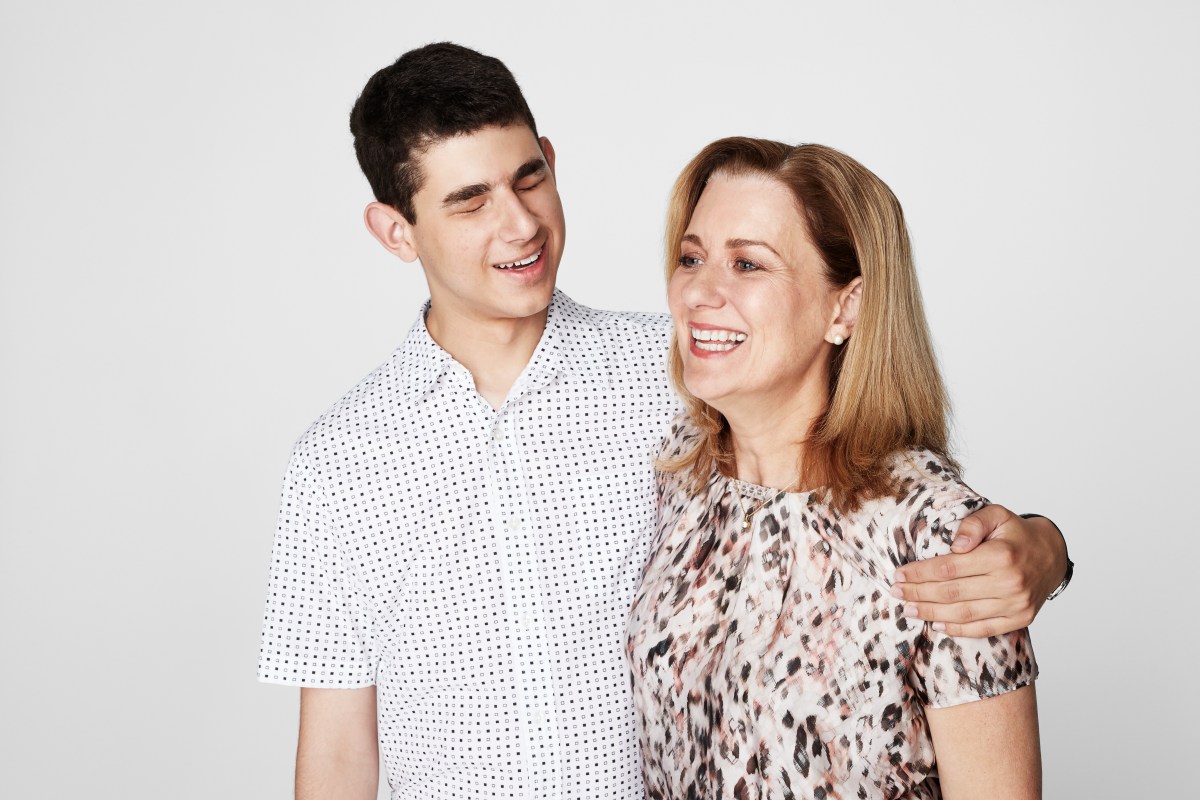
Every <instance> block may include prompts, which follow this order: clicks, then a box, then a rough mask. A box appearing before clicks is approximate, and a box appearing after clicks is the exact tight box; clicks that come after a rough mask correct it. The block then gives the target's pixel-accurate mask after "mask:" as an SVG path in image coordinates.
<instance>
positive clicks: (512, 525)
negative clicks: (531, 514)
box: [508, 517, 521, 531]
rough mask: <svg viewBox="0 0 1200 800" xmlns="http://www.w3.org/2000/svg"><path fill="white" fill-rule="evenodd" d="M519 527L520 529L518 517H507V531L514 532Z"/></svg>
mask: <svg viewBox="0 0 1200 800" xmlns="http://www.w3.org/2000/svg"><path fill="white" fill-rule="evenodd" d="M520 527H521V520H520V518H519V517H509V518H508V529H509V530H510V531H515V530H517V529H518V528H520Z"/></svg>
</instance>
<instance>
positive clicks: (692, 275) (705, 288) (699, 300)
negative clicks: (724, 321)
mask: <svg viewBox="0 0 1200 800" xmlns="http://www.w3.org/2000/svg"><path fill="white" fill-rule="evenodd" d="M675 276H676V277H682V278H683V286H682V290H681V292H680V296H681V297H682V299H683V302H684V303H686V304H687V306H688V308H718V307H720V306H721V305H723V304H724V302H725V295H724V292H723V291H722V285H721V271H720V268H719V267H717V266H714V265H711V264H703V265H701V266H699V267H694V268H692V269H691V270H688V271H687V272H686V273H685V272H684V271H683V270H682V269H679V270H676V271H675Z"/></svg>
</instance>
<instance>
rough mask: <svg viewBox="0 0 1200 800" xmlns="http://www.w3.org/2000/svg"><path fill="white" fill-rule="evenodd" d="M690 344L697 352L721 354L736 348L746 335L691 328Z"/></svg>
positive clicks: (736, 332)
mask: <svg viewBox="0 0 1200 800" xmlns="http://www.w3.org/2000/svg"><path fill="white" fill-rule="evenodd" d="M690 330H691V333H692V344H694V345H695V346H696V349H697V350H706V351H708V352H710V353H723V352H727V351H729V350H732V349H733V348H735V347H737V346H738V345H739V344H741V343H742V342H744V341H746V334H744V333H742V332H741V331H730V330H714V329H712V328H691V329H690Z"/></svg>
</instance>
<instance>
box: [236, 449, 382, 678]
mask: <svg viewBox="0 0 1200 800" xmlns="http://www.w3.org/2000/svg"><path fill="white" fill-rule="evenodd" d="M328 517H329V508H328V505H327V503H326V502H325V499H324V496H323V494H322V492H321V490H320V486H319V484H318V481H317V476H316V475H315V473H314V470H312V468H311V467H310V466H309V465H308V463H307V462H306V459H305V458H304V457H303V455H302V454H301V447H300V446H297V450H296V452H294V453H293V454H292V459H291V462H290V463H289V464H288V469H287V474H286V476H285V478H284V484H283V493H282V497H281V499H280V506H279V523H278V527H277V529H276V533H275V544H274V547H273V549H272V551H271V576H270V580H269V584H268V587H267V602H266V611H265V613H264V618H263V630H262V646H261V649H260V651H259V661H258V679H259V680H260V681H263V682H266V683H282V684H290V685H295V686H308V687H325V688H355V687H361V686H369V685H371V684H373V683H374V681H375V661H376V659H375V654H374V642H373V639H372V637H371V634H370V620H369V616H368V614H367V612H366V608H365V604H364V599H363V595H362V592H361V590H360V589H359V588H358V586H357V581H356V580H355V579H354V577H353V573H352V570H351V569H350V566H349V564H348V563H347V560H346V557H345V555H344V553H343V552H342V543H341V541H340V538H339V537H338V536H337V535H336V533H335V532H334V531H333V530H332V529H331V528H332V526H330V525H329V524H328Z"/></svg>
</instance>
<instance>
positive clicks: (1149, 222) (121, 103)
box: [0, 0, 1200, 798]
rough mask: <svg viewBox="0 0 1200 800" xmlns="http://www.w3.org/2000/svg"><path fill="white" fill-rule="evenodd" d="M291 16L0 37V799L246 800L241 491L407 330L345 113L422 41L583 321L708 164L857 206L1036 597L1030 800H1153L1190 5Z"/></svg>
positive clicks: (176, 20) (257, 588)
mask: <svg viewBox="0 0 1200 800" xmlns="http://www.w3.org/2000/svg"><path fill="white" fill-rule="evenodd" d="M329 5H330V8H329V9H325V8H323V7H322V8H320V9H318V8H317V7H316V6H317V4H303V3H282V2H280V3H245V2H239V3H233V2H223V1H221V0H213V1H212V2H207V3H203V4H200V3H195V4H192V3H149V2H146V3H135V2H130V1H129V0H118V1H117V2H110V3H104V4H96V3H84V2H57V3H56V2H44V3H39V4H36V5H35V4H22V5H21V6H20V7H17V5H16V4H15V3H5V4H4V6H3V8H2V10H0V87H2V92H3V94H2V109H3V111H2V114H3V125H2V126H0V144H2V147H0V270H2V272H0V334H2V336H0V536H2V539H0V547H2V550H0V614H2V615H3V623H4V624H3V633H2V634H0V637H2V638H0V642H2V645H0V709H3V710H2V711H0V720H2V721H0V736H2V737H3V739H4V741H3V742H2V743H0V745H2V746H0V795H3V796H5V797H14V798H16V797H20V798H41V797H55V798H57V797H67V796H73V795H81V794H84V793H87V794H89V795H90V794H91V793H92V791H93V790H96V789H101V788H103V789H105V790H115V789H119V790H120V793H121V795H122V796H124V797H130V798H150V797H162V796H171V797H177V798H200V797H256V798H272V797H274V798H282V797H286V796H288V793H289V791H290V769H291V758H292V751H293V747H294V735H295V733H294V731H295V709H296V694H295V692H294V691H292V690H288V689H282V688H278V687H267V686H259V685H257V684H256V683H255V682H254V669H255V661H256V656H257V647H258V635H259V621H260V614H261V603H262V599H263V590H264V586H265V581H266V574H267V572H266V571H267V564H268V555H269V549H270V543H271V535H272V531H273V526H274V515H275V510H276V502H277V497H278V486H279V480H280V478H281V476H282V472H283V468H284V465H285V463H286V459H287V456H288V453H289V449H290V446H291V444H292V441H293V440H294V439H295V437H296V436H297V435H298V434H299V433H300V432H301V431H302V430H303V429H304V427H305V426H306V425H307V424H308V423H309V421H311V420H312V419H313V418H314V417H315V416H316V415H317V414H318V413H320V412H321V411H322V410H323V408H324V407H325V406H326V405H327V404H328V403H330V402H332V401H333V400H334V399H336V398H337V397H338V396H339V395H340V394H341V393H342V392H343V391H344V390H345V389H347V388H348V387H349V386H350V385H352V384H353V383H354V382H355V381H356V380H357V379H358V378H359V377H361V376H362V375H363V374H365V373H366V372H367V371H368V370H369V369H370V368H371V367H373V366H374V365H375V364H376V363H377V362H379V361H380V360H382V359H383V358H384V357H385V356H386V355H387V353H388V352H389V351H390V350H391V349H392V347H394V346H395V345H396V344H397V343H398V342H399V341H400V340H401V339H402V338H403V336H404V333H405V331H406V330H407V328H408V326H409V324H410V323H411V321H412V318H413V314H414V312H415V310H416V309H417V307H418V306H419V304H420V303H421V302H422V300H423V299H424V296H425V295H424V287H423V283H422V281H421V278H420V273H419V269H418V268H416V267H415V266H410V265H405V264H402V263H400V262H399V261H397V260H395V259H394V258H392V257H390V256H388V255H387V254H386V253H385V252H384V251H383V250H382V249H381V248H379V247H378V246H377V245H376V244H375V243H374V242H373V241H372V240H370V238H369V237H368V235H367V234H366V232H365V231H364V229H363V227H362V224H361V220H360V215H361V210H362V206H363V205H364V204H365V203H366V202H367V201H368V200H369V197H368V191H367V186H366V182H365V181H364V180H363V179H362V177H361V176H360V175H359V174H358V171H357V167H356V164H355V162H354V157H353V153H352V150H351V146H350V137H349V133H348V131H347V123H346V118H347V112H348V110H349V107H350V104H351V103H352V101H353V99H354V98H355V96H356V95H357V93H358V91H359V89H360V88H361V86H362V84H363V83H364V81H365V80H366V78H367V77H368V76H369V75H370V74H371V73H372V72H373V71H374V70H375V69H377V68H378V67H380V66H382V65H384V64H385V63H388V62H390V61H391V60H392V59H394V58H395V57H396V56H397V55H399V54H400V53H401V52H402V51H404V50H406V49H408V48H410V47H413V46H416V45H419V44H423V43H425V42H428V41H435V40H440V39H453V40H456V41H459V42H462V43H464V44H469V45H472V46H475V47H478V48H480V49H482V50H485V51H486V52H488V53H491V54H494V55H497V56H499V57H501V58H502V59H504V60H505V61H506V62H507V63H508V64H509V65H510V66H511V67H512V68H513V70H514V71H515V73H516V74H517V77H518V78H519V79H520V80H521V82H522V84H523V86H524V87H525V89H526V92H527V94H528V97H529V100H530V103H531V105H532V107H533V109H534V111H535V113H536V114H537V117H538V122H539V127H540V128H541V130H542V132H543V133H545V134H547V135H549V136H550V137H551V139H552V140H553V141H554V143H555V145H556V149H557V151H558V172H559V178H560V186H561V190H562V193H563V196H564V202H565V205H566V209H567V213H568V220H569V231H570V235H569V243H568V247H567V253H566V258H565V260H564V264H563V271H562V273H561V285H562V286H563V287H564V288H565V289H566V290H567V291H568V293H570V294H572V295H573V296H574V297H576V299H579V300H583V301H586V302H588V303H590V304H592V305H597V306H601V307H624V308H638V309H664V308H665V302H664V292H663V287H662V281H661V277H660V270H661V267H660V261H661V259H660V255H659V251H660V247H661V227H662V219H663V210H664V203H665V198H666V193H667V190H668V188H669V186H670V183H671V181H672V179H673V178H674V176H675V174H676V173H677V171H678V170H679V169H680V167H682V165H683V164H684V163H685V162H686V160H687V159H688V158H689V157H690V156H691V155H692V154H693V153H694V152H695V151H696V150H697V149H699V148H700V147H701V146H702V145H703V144H705V143H707V142H708V141H709V140H711V139H713V138H716V137H718V136H722V135H728V134H734V133H743V134H751V135H765V136H771V137H774V138H780V139H784V140H788V141H812V142H822V143H826V144H830V145H833V146H836V147H839V148H841V149H843V150H845V151H847V152H849V153H851V154H852V155H854V156H856V157H857V158H859V159H860V160H861V161H863V162H864V163H865V164H867V165H868V166H869V167H871V168H872V169H874V170H875V171H876V172H877V173H878V174H879V175H881V176H882V177H883V178H884V179H885V180H886V181H888V182H889V183H890V185H891V186H892V188H893V189H894V190H895V191H896V193H897V195H898V196H899V197H900V199H901V201H902V202H903V203H904V206H905V209H906V212H907V214H908V217H909V221H910V225H911V228H912V233H913V237H914V241H915V244H916V250H917V256H918V262H919V266H920V271H921V278H922V282H923V286H924V291H925V296H926V301H927V306H928V309H929V314H930V318H931V324H932V326H933V329H934V332H935V337H936V340H937V344H938V347H939V351H940V356H941V358H942V363H943V366H944V369H945V373H946V377H947V380H948V382H949V385H950V387H951V390H952V392H953V395H954V399H955V403H956V410H957V421H958V426H957V432H958V438H959V440H960V442H961V451H960V452H961V455H962V457H963V459H964V461H965V463H966V465H967V467H968V472H967V477H968V479H969V480H970V481H971V482H972V484H973V485H975V486H976V487H977V488H978V489H979V490H981V491H983V492H984V493H986V494H987V495H988V496H990V497H991V498H993V499H994V500H997V501H1000V502H1003V503H1006V504H1008V505H1010V506H1011V507H1013V508H1015V509H1017V510H1036V511H1040V512H1043V513H1046V514H1049V515H1052V516H1053V517H1054V518H1055V519H1056V520H1057V521H1058V522H1060V523H1061V524H1062V526H1063V527H1064V528H1065V529H1066V530H1067V532H1068V534H1069V537H1070V543H1071V552H1072V555H1073V556H1074V558H1075V560H1076V562H1077V563H1078V564H1079V570H1078V577H1077V578H1076V582H1075V584H1074V585H1073V587H1072V588H1071V590H1070V591H1069V592H1068V593H1067V595H1065V596H1064V597H1063V598H1062V599H1060V600H1057V601H1055V602H1054V603H1053V604H1052V605H1051V606H1050V607H1048V608H1047V609H1045V611H1044V612H1043V615H1042V617H1041V618H1040V619H1039V620H1038V621H1037V623H1036V624H1035V626H1034V638H1035V646H1036V648H1037V652H1038V655H1039V657H1040V661H1041V666H1042V679H1041V681H1040V682H1039V688H1038V693H1039V700H1040V704H1041V719H1042V736H1043V743H1044V744H1043V747H1044V758H1045V774H1046V787H1047V792H1046V794H1047V796H1048V797H1060V798H1062V797H1066V798H1073V797H1117V796H1139V797H1167V796H1177V795H1178V794H1180V792H1181V790H1179V791H1177V790H1175V789H1172V788H1171V787H1172V786H1176V787H1178V786H1181V785H1182V783H1181V781H1182V779H1181V778H1179V777H1177V775H1179V774H1180V773H1184V772H1186V769H1185V768H1184V765H1185V764H1187V763H1189V760H1190V759H1191V758H1192V753H1193V751H1194V749H1195V746H1196V744H1197V741H1196V737H1195V735H1194V733H1191V731H1193V730H1194V723H1192V722H1191V720H1192V719H1193V718H1194V716H1195V713H1196V711H1197V707H1196V706H1197V704H1196V701H1195V699H1194V698H1195V696H1196V693H1195V689H1194V687H1193V686H1192V685H1191V681H1192V671H1193V670H1192V663H1193V659H1192V656H1194V655H1195V653H1196V647H1195V643H1194V641H1193V636H1192V635H1189V634H1187V633H1186V631H1187V630H1191V631H1194V630H1195V626H1196V622H1195V620H1194V618H1193V617H1192V616H1191V614H1188V615H1187V616H1186V617H1185V615H1184V608H1185V606H1184V603H1185V599H1186V598H1188V597H1192V596H1193V595H1192V592H1191V589H1192V584H1193V582H1194V580H1195V578H1194V564H1195V563H1196V562H1197V559H1198V557H1200V549H1198V548H1197V545H1196V536H1195V530H1194V527H1195V526H1194V523H1193V521H1192V519H1191V518H1190V517H1191V515H1190V513H1189V512H1188V508H1189V507H1190V506H1191V499H1192V497H1194V491H1193V486H1192V484H1193V483H1194V478H1195V477H1196V468H1195V467H1194V466H1193V462H1192V460H1191V459H1192V457H1193V454H1194V452H1195V451H1196V448H1197V444H1198V441H1197V439H1198V436H1197V425H1196V422H1195V417H1194V413H1195V409H1196V407H1197V402H1196V397H1195V391H1194V388H1193V384H1194V374H1195V372H1196V365H1197V359H1196V356H1195V354H1194V350H1193V349H1192V348H1191V347H1190V345H1191V341H1190V340H1194V339H1195V335H1196V333H1197V323H1196V321H1195V315H1194V313H1193V309H1194V306H1195V302H1194V299H1193V298H1194V294H1195V292H1196V290H1197V284H1198V281H1197V278H1196V270H1197V258H1196V255H1195V245H1194V238H1195V237H1194V230H1195V225H1196V223H1195V220H1196V219H1197V214H1198V212H1200V207H1198V206H1200V201H1198V199H1197V198H1198V195H1197V189H1196V187H1197V185H1198V183H1197V182H1198V179H1200V169H1198V157H1197V148H1196V143H1197V142H1198V141H1200V124H1198V118H1197V103H1196V86H1197V77H1198V75H1200V70H1198V66H1200V58H1198V56H1197V52H1198V49H1197V47H1196V40H1197V32H1198V31H1200V25H1198V22H1200V13H1198V12H1197V6H1196V5H1195V4H1188V3H1182V2H1180V3H1166V2H1144V3H1140V4H1138V6H1137V9H1136V10H1134V8H1133V5H1132V4H1124V3H1113V2H1100V3H1095V2H1093V3H1082V2H1080V3H1026V2H1018V3H1006V4H999V3H995V4H970V7H963V5H962V4H952V3H922V4H904V5H903V6H902V5H901V4H884V3H860V4H855V5H854V6H852V7H850V6H847V5H845V4H840V5H838V6H836V7H835V6H834V5H833V4H832V3H830V4H821V5H818V4H810V3H796V2H789V3H779V4H767V3H754V2H748V3H739V4H730V3H704V2H692V3H688V4H683V3H680V4H666V3H661V4H660V3H647V2H637V3H629V4H623V3H616V4H614V3H606V4H595V6H594V7H593V8H591V9H588V8H586V7H579V8H577V9H573V10H572V11H571V12H570V13H569V15H568V13H567V12H565V11H561V10H556V9H559V8H560V7H562V6H565V5H566V4H562V6H560V5H559V4H551V3H536V4H534V3H528V4H525V3H514V2H510V3H505V4H495V3H475V2H458V3H436V4H435V3H426V4H424V5H422V6H418V5H417V4H413V3H406V4H400V3H387V4H385V3H354V2H343V3H340V4H338V9H337V10H333V9H332V4H329ZM435 9H436V10H435ZM1194 609H1195V603H1194V601H1193V602H1192V603H1190V604H1189V605H1188V610H1189V611H1194ZM1189 642H1191V643H1190V644H1189ZM1181 643H1182V644H1181ZM1185 721H1187V723H1188V724H1185Z"/></svg>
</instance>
